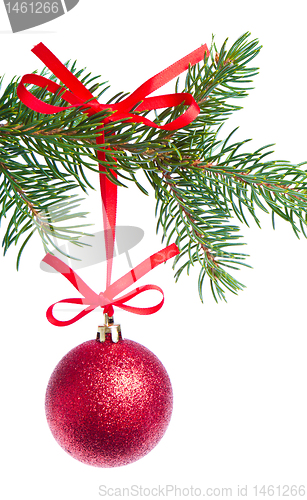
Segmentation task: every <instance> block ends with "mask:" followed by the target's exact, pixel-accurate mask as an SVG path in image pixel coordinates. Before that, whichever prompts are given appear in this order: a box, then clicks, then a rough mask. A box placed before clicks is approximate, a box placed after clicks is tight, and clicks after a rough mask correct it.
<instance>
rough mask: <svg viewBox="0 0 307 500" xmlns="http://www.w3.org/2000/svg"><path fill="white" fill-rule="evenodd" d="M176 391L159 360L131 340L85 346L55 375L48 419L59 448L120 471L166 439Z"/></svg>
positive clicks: (108, 336) (108, 339) (48, 399)
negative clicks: (173, 391)
mask: <svg viewBox="0 0 307 500" xmlns="http://www.w3.org/2000/svg"><path fill="white" fill-rule="evenodd" d="M172 407H173V394H172V386H171V382H170V379H169V376H168V374H167V372H166V370H165V368H164V366H163V365H162V363H161V362H160V361H159V359H158V358H157V357H156V356H155V355H154V354H153V353H152V352H151V351H149V350H148V349H147V348H145V347H144V346H142V345H141V344H138V343H137V342H133V341H131V340H127V339H125V340H123V339H122V337H121V334H119V339H118V342H113V340H112V338H111V334H110V333H107V334H106V335H105V340H104V341H103V342H101V341H99V340H90V341H87V342H85V343H83V344H81V345H79V346H77V347H75V348H74V349H72V350H71V351H70V352H69V353H68V354H66V356H64V357H63V359H62V360H61V361H60V362H59V364H58V365H57V367H56V368H55V370H54V372H53V373H52V375H51V377H50V380H49V384H48V387H47V392H46V416H47V421H48V424H49V427H50V429H51V432H52V434H53V436H54V438H55V439H56V441H57V442H58V443H59V445H60V446H61V447H62V448H63V449H64V450H65V451H66V452H67V453H69V454H70V455H71V456H72V457H73V458H75V459H77V460H79V461H80V462H83V463H85V464H88V465H92V466H96V467H118V466H122V465H127V464H129V463H131V462H134V461H136V460H138V459H140V458H142V457H143V456H144V455H146V454H147V453H148V452H149V451H151V450H152V449H153V448H154V447H155V446H156V445H157V443H158V442H159V441H160V439H161V438H162V436H163V435H164V433H165V431H166V429H167V426H168V424H169V421H170V418H171V414H172Z"/></svg>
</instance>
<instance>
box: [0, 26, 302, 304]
mask: <svg viewBox="0 0 307 500" xmlns="http://www.w3.org/2000/svg"><path fill="white" fill-rule="evenodd" d="M260 49H261V47H260V46H259V44H258V41H257V40H250V35H249V33H245V34H244V35H242V36H241V37H240V38H239V39H238V40H237V41H236V42H235V43H234V44H233V45H232V46H231V47H230V48H229V49H227V40H226V41H225V42H224V44H223V45H222V47H221V49H220V50H219V51H218V50H217V48H216V45H215V43H214V40H212V44H211V48H210V56H209V57H207V56H206V57H205V58H204V61H203V63H199V64H197V65H195V66H193V67H191V68H190V69H189V70H188V71H187V74H186V78H185V81H184V85H183V88H182V89H181V90H179V89H180V87H181V81H180V79H178V80H177V82H176V87H175V90H176V92H179V91H182V92H190V93H191V94H192V95H193V96H194V98H195V100H196V101H197V102H198V104H199V107H200V113H199V115H198V117H197V118H196V119H195V120H194V121H193V122H192V123H191V124H190V125H188V126H187V127H185V128H184V129H181V130H177V131H173V132H167V131H161V130H159V129H153V128H152V129H151V128H148V127H146V126H144V125H142V124H139V123H138V124H136V123H131V122H127V121H120V122H110V123H108V124H107V125H105V127H104V133H105V143H104V144H103V145H97V144H96V137H97V134H98V133H99V132H98V131H97V127H98V126H99V125H101V123H102V121H103V120H104V119H106V118H107V117H108V116H109V115H110V110H104V111H101V112H100V113H97V114H95V115H92V116H87V115H85V114H84V113H83V110H82V109H81V108H75V109H72V110H68V111H67V110H66V111H63V112H61V113H58V114H56V115H54V116H53V115H43V114H39V113H35V112H32V111H29V109H28V108H26V107H25V106H24V105H23V104H22V103H20V102H19V100H18V98H17V94H16V88H17V84H18V80H16V79H14V80H13V81H12V82H11V83H10V84H9V85H8V87H7V88H6V89H5V90H4V93H3V95H2V97H1V98H0V179H1V181H0V182H2V184H0V202H1V206H2V208H1V212H0V222H1V218H2V217H6V216H8V214H10V216H11V219H10V222H9V224H8V227H7V230H6V233H5V237H4V251H5V252H6V251H7V249H8V248H9V246H10V245H11V244H12V243H15V244H17V243H18V242H19V238H20V237H21V236H22V235H25V237H26V238H25V240H24V242H23V244H22V245H21V248H20V253H21V252H22V250H23V248H24V247H25V245H26V243H27V242H28V240H29V238H30V237H31V235H32V234H33V232H34V231H38V232H39V234H40V235H41V237H42V240H43V244H44V245H45V247H46V249H49V250H50V246H52V241H53V238H52V236H53V235H56V237H57V238H60V239H61V238H62V239H63V238H64V239H65V238H68V239H71V238H72V239H73V240H74V241H75V243H76V244H77V243H78V238H79V237H80V236H81V234H82V230H81V229H82V226H80V227H75V226H72V227H70V226H68V227H64V228H60V225H61V223H65V221H66V220H69V219H70V218H73V217H80V216H81V217H84V216H85V214H84V213H83V212H81V213H78V212H77V213H76V212H75V209H76V208H77V205H78V200H75V198H74V197H73V196H70V195H69V194H68V192H70V191H71V190H73V189H75V188H78V189H79V190H80V189H81V190H82V192H83V193H87V191H88V189H92V186H91V185H90V183H89V181H88V179H87V177H86V172H87V170H92V171H95V172H98V171H99V167H98V165H97V159H96V154H97V150H98V149H100V150H102V151H104V153H105V157H106V159H105V161H104V162H102V166H103V167H105V168H106V169H107V171H106V175H107V176H108V177H109V179H110V180H111V181H112V182H116V183H118V184H119V185H125V186H127V185H128V184H129V182H134V183H135V184H136V185H137V186H138V187H139V189H140V190H141V191H142V192H143V193H145V194H148V188H147V186H148V181H149V184H150V185H151V187H152V189H153V190H154V192H155V196H156V199H157V208H156V213H157V217H158V224H157V229H158V230H162V238H163V240H166V241H167V243H170V242H171V241H176V243H177V244H178V246H179V247H180V249H181V253H180V255H179V256H177V257H176V259H175V267H176V273H175V277H176V279H178V278H179V277H180V275H181V274H182V272H183V271H184V270H187V272H189V270H190V268H191V266H199V269H200V271H199V281H198V287H199V293H200V296H201V298H202V290H203V285H204V282H205V277H206V276H208V277H209V281H210V283H211V289H212V292H213V295H214V297H215V299H216V300H219V299H224V300H226V292H227V291H231V292H233V293H237V292H238V291H239V290H241V289H242V288H243V286H244V285H242V284H241V283H240V282H239V281H237V280H236V279H235V278H234V277H233V276H232V274H231V273H232V272H233V271H236V270H237V269H238V268H239V267H240V266H242V265H244V266H247V265H248V264H247V263H246V258H247V255H246V254H244V253H240V252H239V251H238V250H239V248H238V247H240V246H242V245H243V244H244V243H243V242H242V241H241V235H240V231H239V227H238V226H237V225H235V224H234V223H233V222H234V220H235V219H237V220H239V221H240V222H241V223H242V222H243V223H245V224H247V225H248V220H247V215H249V217H250V216H251V217H252V219H253V220H254V221H255V222H256V224H257V225H258V226H260V220H259V218H258V211H259V209H261V210H262V211H265V212H269V211H271V213H272V222H273V227H274V224H275V222H274V217H275V216H276V215H278V216H279V217H282V218H283V219H285V220H286V221H288V222H289V223H290V224H291V226H292V228H293V230H294V232H295V234H296V235H297V236H299V235H300V234H301V233H302V234H303V235H304V236H306V232H305V228H306V225H307V214H306V212H307V210H306V207H307V171H306V167H305V163H301V164H299V165H292V164H291V163H290V162H285V161H276V160H274V161H273V160H270V159H269V158H270V156H269V155H270V154H271V153H272V151H271V150H270V147H271V146H270V145H269V146H265V147H264V148H260V149H258V150H257V151H255V152H251V153H250V152H242V150H243V147H244V148H245V147H246V145H247V143H248V142H249V140H246V141H239V142H232V141H233V134H234V132H235V131H233V132H232V133H231V134H230V135H229V136H228V137H226V139H220V138H219V137H220V134H221V132H222V131H223V124H224V123H225V122H226V120H228V118H229V117H230V116H231V114H232V113H233V112H234V111H236V110H239V109H241V106H239V105H237V104H234V102H235V101H234V99H241V98H244V97H246V96H247V95H248V92H249V91H250V90H251V89H252V87H251V83H252V81H253V77H254V76H255V75H256V74H257V73H258V68H256V67H254V66H253V65H252V64H251V63H252V61H253V59H254V58H255V57H256V56H257V54H258V53H259V51H260ZM67 66H68V67H69V68H70V70H71V71H72V72H73V73H74V74H75V75H76V76H77V77H78V78H79V79H81V81H82V82H83V83H84V84H86V85H87V87H88V88H89V87H90V88H89V90H91V92H94V93H95V92H96V97H97V98H98V97H99V96H100V95H102V94H103V93H104V92H105V91H106V90H107V88H108V87H107V86H106V82H104V83H102V84H99V83H97V78H99V77H92V76H91V74H90V73H88V72H85V70H84V69H83V70H79V71H77V69H76V64H75V63H73V64H70V63H67ZM42 74H44V75H48V77H49V78H51V79H52V80H54V81H57V79H56V78H55V77H54V76H53V75H51V76H50V74H49V72H48V71H47V70H46V69H44V70H43V72H42ZM31 92H32V94H33V95H35V96H36V97H38V98H40V99H43V100H44V101H45V102H47V103H49V104H53V105H56V106H65V105H67V103H66V102H65V101H64V100H63V99H62V97H61V94H60V93H59V94H58V95H53V94H50V93H49V92H48V91H47V90H46V89H41V88H38V87H35V86H32V87H31ZM126 95H127V94H124V93H122V92H121V93H119V94H117V95H115V96H114V97H112V98H111V99H110V100H109V103H111V102H119V101H121V100H122V99H123V98H124V97H126ZM184 109H185V108H184V105H181V106H178V107H176V108H170V109H165V110H163V111H162V112H159V113H156V115H155V121H156V123H157V124H166V123H169V122H171V121H173V120H174V119H176V118H177V117H178V116H179V115H180V114H181V113H182V112H183V111H184ZM134 112H136V113H137V111H134ZM151 113H152V112H151ZM142 115H143V116H147V115H148V112H145V113H142ZM151 119H152V118H151ZM110 167H111V168H112V170H115V171H116V172H117V175H118V177H117V180H115V178H114V176H113V175H112V173H111V172H110ZM139 171H141V172H143V173H144V174H145V180H144V182H141V181H140V176H139V175H137V174H138V172H139ZM256 212H257V213H256Z"/></svg>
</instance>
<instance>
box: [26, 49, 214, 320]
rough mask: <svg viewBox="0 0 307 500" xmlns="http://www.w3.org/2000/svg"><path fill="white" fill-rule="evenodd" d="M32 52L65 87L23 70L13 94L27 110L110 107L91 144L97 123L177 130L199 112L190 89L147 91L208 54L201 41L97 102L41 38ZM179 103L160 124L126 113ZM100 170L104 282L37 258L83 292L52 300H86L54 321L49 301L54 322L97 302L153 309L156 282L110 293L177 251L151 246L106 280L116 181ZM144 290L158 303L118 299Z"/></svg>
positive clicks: (101, 138)
mask: <svg viewBox="0 0 307 500" xmlns="http://www.w3.org/2000/svg"><path fill="white" fill-rule="evenodd" d="M32 52H33V53H34V54H35V55H36V56H38V57H39V59H40V60H41V61H42V62H43V63H44V64H45V65H46V66H47V67H48V68H49V69H50V70H51V71H52V72H53V74H54V75H55V76H56V77H58V78H59V80H60V81H61V82H62V83H63V84H64V85H65V86H66V87H67V88H68V89H69V90H66V89H65V87H61V86H60V85H58V84H57V83H55V82H53V81H52V80H49V79H47V78H45V77H43V76H41V75H36V74H27V75H24V76H23V77H22V79H21V81H20V83H19V85H18V87H17V95H18V97H19V98H20V100H21V101H22V102H23V103H24V104H25V105H26V106H28V107H29V108H30V109H32V110H33V111H37V112H39V113H45V114H54V113H59V112H62V111H64V110H67V109H72V108H74V107H77V106H81V107H83V108H84V112H85V113H88V114H89V115H93V114H95V113H98V112H99V111H102V110H104V109H110V110H111V111H113V114H112V115H111V116H109V117H108V118H107V119H105V120H102V124H101V126H99V127H98V130H99V131H100V132H101V133H100V135H99V136H98V137H97V138H96V143H97V144H104V131H103V126H104V124H105V123H109V122H112V121H117V120H126V121H130V122H131V121H132V122H137V123H143V124H145V125H147V126H148V127H153V128H158V129H162V130H178V129H179V128H182V127H185V126H186V125H188V124H189V123H191V122H192V121H193V120H194V119H195V118H196V117H197V115H198V114H199V111H200V109H199V106H198V104H197V103H196V101H195V99H194V98H193V96H192V95H191V94H188V93H177V94H168V95H162V96H156V97H147V96H148V95H150V94H151V93H152V92H154V91H155V90H157V89H159V88H160V87H162V86H163V85H165V84H166V83H168V82H169V81H170V80H172V79H173V78H175V77H176V76H178V75H180V74H181V73H182V72H183V71H185V70H187V69H188V68H189V65H192V66H193V65H194V64H196V63H197V62H200V61H201V60H202V59H203V58H204V56H205V54H206V55H207V56H209V50H208V47H207V45H202V46H201V47H199V48H198V49H196V50H194V51H193V52H191V53H190V54H188V55H187V56H185V57H183V58H182V59H180V60H179V61H177V62H176V63H174V64H172V65H171V66H169V67H168V68H166V69H164V70H163V71H161V72H160V73H158V74H157V75H155V76H154V77H152V78H150V79H149V80H147V81H146V82H145V83H143V84H142V85H141V86H140V87H138V88H137V89H136V90H135V91H134V92H133V93H132V94H130V95H129V96H128V97H126V98H125V99H124V100H122V101H120V102H118V103H115V104H100V103H99V102H98V101H97V99H96V98H95V97H94V96H93V95H92V94H91V92H90V91H89V90H88V89H87V88H86V87H85V86H84V85H83V84H82V83H81V82H80V81H79V80H78V79H77V78H76V77H75V76H74V75H73V74H72V73H71V72H70V71H69V70H68V69H67V68H66V66H64V65H63V64H62V63H61V62H60V61H59V59H58V58H57V57H55V55H54V54H53V53H52V52H51V51H50V50H49V49H48V48H47V47H46V46H45V45H44V44H43V43H39V44H38V45H36V46H35V47H34V48H33V49H32ZM25 84H32V85H36V86H38V87H41V88H47V90H48V91H50V92H52V93H53V94H56V93H58V92H61V97H62V98H63V99H64V100H66V101H67V102H69V103H70V104H71V105H70V106H63V107H62V106H53V105H50V104H48V103H45V102H43V101H41V100H40V99H38V98H37V97H35V96H34V95H33V94H31V92H30V91H29V90H27V89H26V87H25ZM138 103H140V104H138ZM137 104H138V105H137ZM180 104H185V105H188V106H189V107H188V109H187V110H186V111H185V112H184V113H183V114H182V115H181V116H179V117H178V118H176V119H175V120H173V121H172V122H170V123H168V124H166V125H157V124H156V123H154V122H152V121H151V120H148V119H147V118H145V117H144V116H139V115H137V114H135V113H131V110H132V109H133V108H134V111H137V112H142V111H149V110H153V109H161V108H166V107H171V106H179V105H180ZM136 105H137V106H136ZM135 106H136V107H135ZM97 157H98V160H99V161H100V162H105V159H106V156H105V152H104V151H101V150H100V151H98V152H97ZM105 171H106V168H105V167H103V166H102V165H100V174H99V178H100V191H101V198H102V202H103V221H104V228H105V245H106V257H107V287H106V290H105V292H104V293H101V294H99V295H97V294H96V293H95V292H93V291H92V290H91V289H90V288H89V287H88V286H87V285H86V284H85V283H84V282H83V281H82V280H81V278H80V277H79V276H78V275H77V274H76V273H75V272H74V271H73V270H72V269H71V268H70V267H69V266H67V265H66V264H65V263H64V262H62V261H61V260H60V259H58V258H57V257H55V256H52V255H50V254H47V255H46V257H45V258H44V259H43V260H44V261H45V262H46V263H48V264H49V265H50V266H52V267H53V268H54V269H56V270H57V271H59V272H60V273H61V274H62V275H63V276H65V277H66V278H67V279H68V280H69V281H70V282H71V283H72V284H73V286H74V287H75V288H77V290H79V291H80V292H81V293H82V294H83V296H84V298H83V299H64V300H61V301H59V302H56V304H58V303H64V302H65V303H67V302H69V303H73V304H87V305H89V307H88V308H86V309H85V310H83V311H82V312H81V313H79V314H77V315H76V316H75V317H74V318H73V319H71V320H68V321H59V320H57V319H56V318H55V317H54V316H53V312H52V311H53V307H54V306H55V304H53V305H52V306H50V307H49V309H48V311H47V318H48V320H49V321H50V322H51V323H52V324H54V325H57V326H65V325H70V324H72V323H74V322H75V321H77V320H78V319H80V318H82V317H83V316H85V315H86V314H88V313H89V312H90V311H92V310H93V309H95V308H96V307H98V306H100V307H102V308H103V309H104V312H106V313H107V314H108V315H109V316H112V315H113V305H116V306H118V307H121V308H122V309H125V310H127V311H130V312H134V313H136V314H153V313H154V312H157V311H158V310H159V309H160V308H161V307H162V305H163V302H164V295H163V291H162V290H161V288H160V287H157V286H156V285H145V286H141V287H138V288H137V289H135V290H133V291H132V292H129V293H128V294H126V295H124V296H123V297H120V298H118V299H115V298H114V297H115V296H116V295H118V294H119V293H120V292H122V291H123V290H124V289H126V288H127V287H128V286H130V285H131V284H132V283H134V282H135V281H136V280H137V279H139V278H140V277H141V276H143V275H144V274H146V273H147V272H148V271H149V270H150V269H153V268H154V267H156V266H157V265H159V264H160V263H162V262H165V261H166V260H168V259H169V258H171V257H173V256H175V255H178V253H179V249H178V248H177V246H176V245H175V244H173V245H170V246H168V247H166V248H165V249H164V250H162V251H160V252H157V253H156V254H154V255H152V256H151V257H149V258H148V259H146V260H145V261H143V262H142V263H141V264H140V265H139V266H137V267H136V268H135V269H133V270H132V271H129V273H127V274H126V275H125V276H123V277H122V278H120V279H119V280H117V281H116V282H115V283H113V284H112V285H111V284H110V283H111V272H112V263H113V253H114V241H115V228H116V205H117V185H116V184H114V183H112V182H111V181H110V180H109V179H108V178H107V176H106V175H104V172H105ZM111 172H112V174H113V175H114V177H115V178H116V177H117V176H116V172H115V171H112V170H111ZM161 259H162V260H161ZM146 290H158V291H160V292H161V293H162V295H163V299H162V301H161V302H160V303H159V304H158V305H156V306H153V307H148V308H139V307H138V308H137V307H131V306H126V305H124V303H125V302H126V301H127V300H129V299H132V298H133V297H135V296H136V295H138V294H139V293H141V292H144V291H146Z"/></svg>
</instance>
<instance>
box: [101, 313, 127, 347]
mask: <svg viewBox="0 0 307 500" xmlns="http://www.w3.org/2000/svg"><path fill="white" fill-rule="evenodd" d="M104 320H105V324H104V325H102V326H98V332H97V337H96V339H97V340H98V341H99V342H105V341H106V340H111V342H114V343H117V342H119V340H122V333H121V327H120V325H118V324H117V325H115V324H114V317H113V316H111V317H110V316H109V315H108V314H105V315H104Z"/></svg>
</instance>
